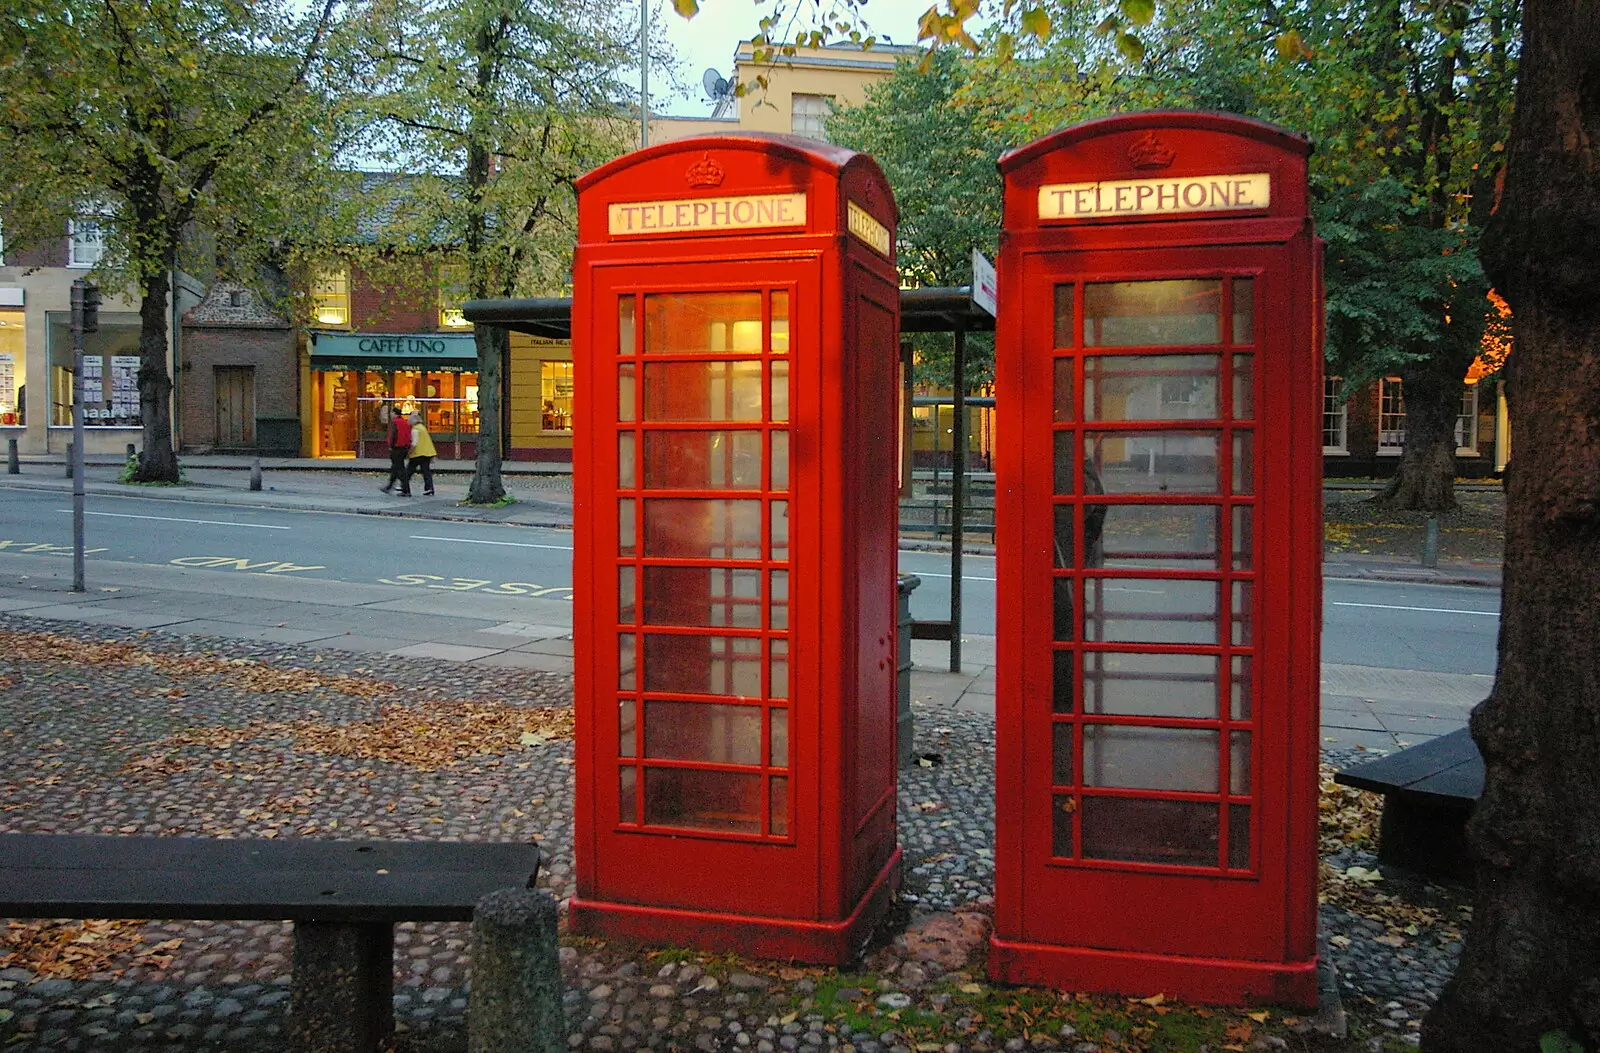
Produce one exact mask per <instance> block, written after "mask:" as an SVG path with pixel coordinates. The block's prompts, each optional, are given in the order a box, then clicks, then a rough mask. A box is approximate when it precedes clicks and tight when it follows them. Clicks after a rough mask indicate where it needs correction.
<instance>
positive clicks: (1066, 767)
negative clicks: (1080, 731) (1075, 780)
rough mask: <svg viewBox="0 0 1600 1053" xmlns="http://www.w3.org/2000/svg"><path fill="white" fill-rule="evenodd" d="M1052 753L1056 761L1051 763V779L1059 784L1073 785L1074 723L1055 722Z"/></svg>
mask: <svg viewBox="0 0 1600 1053" xmlns="http://www.w3.org/2000/svg"><path fill="white" fill-rule="evenodd" d="M1050 737H1051V743H1050V755H1051V757H1052V759H1053V761H1054V763H1053V764H1052V765H1051V773H1050V780H1051V782H1053V783H1054V784H1055V785H1057V786H1071V785H1072V761H1073V746H1072V725H1071V724H1054V725H1051V729H1050Z"/></svg>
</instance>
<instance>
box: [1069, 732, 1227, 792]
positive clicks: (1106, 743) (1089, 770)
mask: <svg viewBox="0 0 1600 1053" xmlns="http://www.w3.org/2000/svg"><path fill="white" fill-rule="evenodd" d="M1218 763H1219V758H1218V756H1217V733H1216V732H1215V731H1204V730H1201V729H1198V728H1142V727H1132V726H1124V725H1113V724H1085V725H1084V728H1083V784H1084V785H1085V786H1114V787H1118V788H1121V789H1126V790H1187V791H1192V792H1196V793H1216V792H1217V790H1218V789H1220V786H1219V785H1218V776H1219V772H1218V771H1217V766H1218Z"/></svg>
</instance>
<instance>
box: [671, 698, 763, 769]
mask: <svg viewBox="0 0 1600 1053" xmlns="http://www.w3.org/2000/svg"><path fill="white" fill-rule="evenodd" d="M644 755H645V756H646V757H653V758H656V759H658V760H687V761H706V762H707V763H710V764H751V765H754V764H760V763H761V707H760V706H718V705H710V704H707V703H705V702H646V703H645V704H644Z"/></svg>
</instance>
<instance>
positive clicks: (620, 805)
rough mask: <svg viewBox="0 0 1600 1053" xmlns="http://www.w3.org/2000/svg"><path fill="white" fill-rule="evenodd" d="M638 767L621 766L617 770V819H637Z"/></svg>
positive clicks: (635, 821)
mask: <svg viewBox="0 0 1600 1053" xmlns="http://www.w3.org/2000/svg"><path fill="white" fill-rule="evenodd" d="M638 773H639V769H638V768H621V769H619V770H618V772H617V820H618V821H619V822H624V823H637V822H638V821H639V793H638V789H637V786H638V778H639V774H638Z"/></svg>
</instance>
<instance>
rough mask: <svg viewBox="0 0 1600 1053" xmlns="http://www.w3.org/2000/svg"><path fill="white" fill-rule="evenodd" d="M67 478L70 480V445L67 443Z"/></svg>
mask: <svg viewBox="0 0 1600 1053" xmlns="http://www.w3.org/2000/svg"><path fill="white" fill-rule="evenodd" d="M67 478H68V479H71V478H72V443H70V442H69V443H67Z"/></svg>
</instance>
